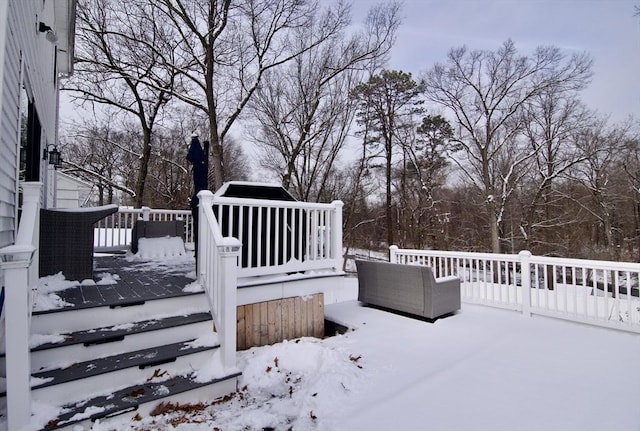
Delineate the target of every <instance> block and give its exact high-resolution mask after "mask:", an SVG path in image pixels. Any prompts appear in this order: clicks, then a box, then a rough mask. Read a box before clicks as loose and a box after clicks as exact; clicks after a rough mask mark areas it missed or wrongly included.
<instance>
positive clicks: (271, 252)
mask: <svg viewBox="0 0 640 431" xmlns="http://www.w3.org/2000/svg"><path fill="white" fill-rule="evenodd" d="M213 212H214V214H215V216H216V218H217V220H218V224H219V226H220V227H221V229H222V235H223V236H232V237H235V238H238V239H239V240H240V242H241V243H242V256H241V265H240V270H239V275H240V276H241V277H250V276H259V275H269V274H284V273H293V272H305V271H313V270H336V271H338V270H340V269H341V267H342V202H341V201H334V202H332V203H330V204H318V203H307V202H297V201H293V202H287V201H269V200H263V199H246V198H242V199H240V198H229V197H220V196H216V197H214V199H213Z"/></svg>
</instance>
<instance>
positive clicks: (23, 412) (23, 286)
mask: <svg viewBox="0 0 640 431" xmlns="http://www.w3.org/2000/svg"><path fill="white" fill-rule="evenodd" d="M7 248H8V247H7ZM5 250H6V248H5ZM14 251H16V252H15V253H11V254H10V253H8V252H7V253H3V256H2V258H3V259H2V260H3V261H2V263H1V264H0V267H1V268H2V269H3V270H4V285H5V307H4V310H5V322H6V330H5V343H6V346H7V348H6V373H7V413H8V418H7V419H8V424H9V429H10V430H20V429H23V428H25V429H26V426H27V425H28V424H29V421H30V419H31V386H30V379H31V365H30V364H31V361H30V357H29V315H30V313H29V295H30V293H31V292H30V289H29V275H28V274H29V264H30V262H31V258H32V256H33V252H34V251H35V248H34V247H28V246H27V247H25V248H24V249H23V250H22V251H17V250H14Z"/></svg>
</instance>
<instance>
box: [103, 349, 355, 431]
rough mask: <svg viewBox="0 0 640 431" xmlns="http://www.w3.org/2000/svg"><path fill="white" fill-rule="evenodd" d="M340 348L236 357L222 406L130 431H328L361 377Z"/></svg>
mask: <svg viewBox="0 0 640 431" xmlns="http://www.w3.org/2000/svg"><path fill="white" fill-rule="evenodd" d="M337 338H342V337H337ZM343 341H344V340H343ZM340 344H342V343H340V342H338V343H337V345H334V343H326V342H324V341H322V340H318V339H314V338H302V339H298V340H295V341H285V342H283V343H278V344H275V345H273V346H268V347H258V348H253V349H250V350H248V351H244V352H241V353H239V355H238V365H239V367H240V368H241V369H242V372H243V374H242V376H241V377H240V379H239V383H238V386H239V388H240V391H239V392H238V393H236V394H235V395H233V396H232V397H231V398H230V399H228V400H226V402H224V403H220V404H215V403H214V404H213V405H206V406H203V405H193V406H190V408H186V406H182V407H181V408H177V407H178V406H175V407H176V408H174V409H170V408H167V409H164V410H163V413H164V414H162V415H156V416H149V417H146V418H144V419H142V420H141V421H140V422H137V423H133V428H132V429H137V430H148V429H154V430H167V431H168V430H190V431H196V430H197V431H200V430H202V431H204V430H207V431H209V430H211V429H224V430H261V429H277V430H287V429H295V430H300V431H304V430H317V429H326V430H331V429H333V423H332V420H331V417H332V414H333V413H334V412H335V411H336V410H339V409H340V406H341V405H343V404H344V403H345V402H346V401H347V400H348V398H349V397H350V396H353V394H354V393H356V391H355V390H354V389H355V388H357V387H358V386H359V385H360V383H361V382H362V381H363V376H364V374H365V367H364V366H363V365H362V363H365V364H366V362H365V361H364V360H363V358H362V357H360V356H359V355H354V354H352V353H350V351H349V350H348V349H346V348H344V347H343V346H341V345H340ZM172 423H173V424H181V425H177V426H176V427H175V428H174V426H173V425H171V424H172ZM130 425H131V424H127V425H124V424H123V425H122V426H121V427H120V428H118V429H123V430H124V429H130V428H129V426H130ZM94 429H102V428H97V427H94ZM105 429H106V428H105Z"/></svg>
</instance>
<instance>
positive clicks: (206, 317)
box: [0, 256, 239, 430]
mask: <svg viewBox="0 0 640 431" xmlns="http://www.w3.org/2000/svg"><path fill="white" fill-rule="evenodd" d="M95 261H96V271H95V273H96V274H99V273H105V272H106V273H111V274H113V273H116V274H117V275H118V276H119V277H120V279H119V280H118V281H117V284H111V285H98V286H91V285H89V286H87V285H79V286H76V287H72V288H70V289H67V290H64V291H62V292H58V293H57V294H58V296H60V297H61V298H62V299H63V300H64V301H65V302H68V303H70V304H73V305H72V306H65V307H64V308H61V309H57V310H51V311H44V312H34V315H33V318H32V329H31V333H32V337H33V335H34V334H40V335H45V336H46V335H59V337H57V338H58V339H59V341H60V342H47V343H44V344H40V345H37V346H35V347H33V348H32V354H31V370H32V399H33V400H34V401H35V402H38V403H45V404H49V405H56V406H62V413H61V414H60V416H59V417H58V418H55V419H53V420H52V421H51V422H50V423H49V424H48V425H47V426H46V427H45V428H44V429H46V430H53V429H73V427H74V426H75V425H79V424H80V425H85V426H86V425H89V424H90V422H91V421H95V420H98V419H99V420H101V422H105V421H108V419H109V418H112V417H118V418H119V419H122V416H123V415H128V417H131V418H133V417H134V416H135V415H137V414H140V415H145V414H148V413H149V412H150V411H151V410H152V409H153V408H154V407H155V406H156V405H157V404H159V403H160V402H174V403H175V402H181V403H185V402H198V401H207V400H208V401H213V400H215V399H217V398H219V397H222V396H225V395H228V394H229V393H232V392H234V391H235V390H236V379H237V377H238V375H239V373H232V374H230V375H225V374H224V373H221V372H215V371H217V370H214V372H211V373H206V375H207V376H209V377H207V376H204V375H202V376H200V377H198V370H202V369H203V368H209V369H210V368H211V367H212V366H214V365H212V364H214V363H215V361H213V358H214V355H216V352H217V350H218V348H219V344H218V343H217V337H216V334H215V333H214V332H213V323H212V320H211V316H210V314H209V310H208V303H207V300H206V298H205V295H204V293H201V292H197V293H193V292H184V291H183V288H184V286H186V285H187V284H189V283H191V282H192V281H193V280H192V279H190V278H188V277H186V276H185V274H184V271H183V272H182V273H181V272H179V271H178V272H164V273H163V272H162V271H158V270H150V267H149V266H145V265H144V264H139V265H136V264H135V263H133V264H132V263H130V262H127V261H126V260H125V259H124V258H123V257H113V256H111V257H98V258H96V259H95ZM0 360H2V361H4V357H2V358H0ZM211 376H214V377H211ZM5 395H6V394H4V393H0V396H1V397H4V396H5Z"/></svg>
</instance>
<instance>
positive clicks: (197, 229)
mask: <svg viewBox="0 0 640 431" xmlns="http://www.w3.org/2000/svg"><path fill="white" fill-rule="evenodd" d="M212 207H213V193H211V191H209V190H201V191H199V192H198V213H197V216H196V220H194V221H193V229H194V232H193V240H194V241H193V243H194V244H193V246H194V247H195V255H196V270H197V274H196V276H197V277H198V280H202V274H203V271H204V269H205V268H206V265H205V262H204V260H205V252H206V249H207V248H206V247H204V241H207V240H208V238H206V237H205V235H204V233H205V232H207V229H206V227H207V226H206V223H207V216H206V215H205V213H204V211H205V208H212ZM200 262H202V264H200Z"/></svg>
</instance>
